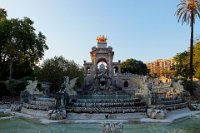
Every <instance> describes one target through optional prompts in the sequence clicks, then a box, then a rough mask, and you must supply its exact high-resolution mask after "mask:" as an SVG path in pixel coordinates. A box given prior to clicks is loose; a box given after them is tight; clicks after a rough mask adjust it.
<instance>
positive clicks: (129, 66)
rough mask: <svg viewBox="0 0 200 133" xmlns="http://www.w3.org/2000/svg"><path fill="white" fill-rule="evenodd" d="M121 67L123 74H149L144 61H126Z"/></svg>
mask: <svg viewBox="0 0 200 133" xmlns="http://www.w3.org/2000/svg"><path fill="white" fill-rule="evenodd" d="M120 67H121V72H122V73H126V72H128V73H132V74H140V75H146V74H147V73H148V69H147V66H146V64H144V63H143V62H142V61H138V60H135V59H127V60H126V61H124V62H122V63H121V66H120Z"/></svg>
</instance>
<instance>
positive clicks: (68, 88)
mask: <svg viewBox="0 0 200 133" xmlns="http://www.w3.org/2000/svg"><path fill="white" fill-rule="evenodd" d="M77 79H78V77H76V78H74V79H72V80H70V82H69V77H68V76H64V83H63V84H62V85H61V89H60V90H59V91H58V92H57V93H56V108H59V107H66V106H67V104H69V101H70V96H71V97H74V96H76V95H77V92H76V91H75V90H74V89H73V87H74V86H75V84H76V80H77Z"/></svg>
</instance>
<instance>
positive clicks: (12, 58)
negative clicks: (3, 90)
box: [0, 9, 48, 80]
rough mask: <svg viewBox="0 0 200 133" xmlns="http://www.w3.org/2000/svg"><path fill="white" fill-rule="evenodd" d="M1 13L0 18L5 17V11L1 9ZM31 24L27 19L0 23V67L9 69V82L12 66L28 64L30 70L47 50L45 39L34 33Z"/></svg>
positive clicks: (41, 35) (6, 20) (40, 34)
mask: <svg viewBox="0 0 200 133" xmlns="http://www.w3.org/2000/svg"><path fill="white" fill-rule="evenodd" d="M1 12H3V13H2V14H4V15H1V16H3V17H6V15H5V14H6V12H5V10H4V9H1V10H0V14H1ZM33 23H34V22H33V21H32V20H31V19H30V18H27V17H25V18H23V19H6V18H5V19H3V20H2V19H1V21H0V63H1V64H3V65H1V67H4V68H9V80H11V79H12V74H13V70H14V69H13V65H14V64H19V63H20V64H22V62H23V63H26V64H27V63H28V65H27V66H29V67H31V68H32V67H34V65H35V64H36V63H38V61H39V60H40V59H41V58H42V57H43V56H44V51H45V50H47V49H48V46H47V45H46V37H45V36H44V35H43V34H42V33H41V32H39V33H38V34H37V33H36V30H35V28H34V27H33ZM8 66H9V67H8ZM16 66H17V65H16Z"/></svg>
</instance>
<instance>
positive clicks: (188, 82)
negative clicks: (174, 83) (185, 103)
mask: <svg viewBox="0 0 200 133" xmlns="http://www.w3.org/2000/svg"><path fill="white" fill-rule="evenodd" d="M182 85H183V87H184V89H185V90H187V91H189V92H190V94H191V95H193V90H194V89H195V88H197V83H196V82H194V81H191V80H187V79H183V83H182Z"/></svg>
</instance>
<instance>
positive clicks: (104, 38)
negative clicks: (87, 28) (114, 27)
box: [97, 35, 107, 43]
mask: <svg viewBox="0 0 200 133" xmlns="http://www.w3.org/2000/svg"><path fill="white" fill-rule="evenodd" d="M106 40H107V37H105V36H104V35H103V36H101V35H100V36H97V42H98V43H106Z"/></svg>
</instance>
